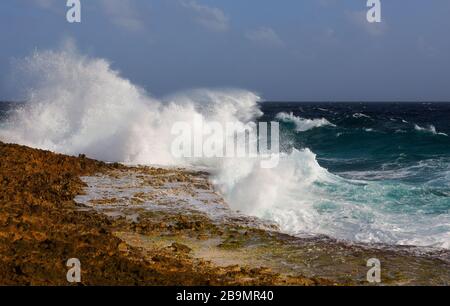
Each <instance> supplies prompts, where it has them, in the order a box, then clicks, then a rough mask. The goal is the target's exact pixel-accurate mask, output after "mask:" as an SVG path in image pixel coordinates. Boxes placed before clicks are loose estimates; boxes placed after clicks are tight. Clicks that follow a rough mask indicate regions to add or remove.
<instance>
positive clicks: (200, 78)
mask: <svg viewBox="0 0 450 306" xmlns="http://www.w3.org/2000/svg"><path fill="white" fill-rule="evenodd" d="M65 3H66V1H65V0H2V1H0V46H1V47H0V69H1V71H2V72H3V73H2V76H1V77H0V80H1V82H0V99H14V98H16V96H17V95H16V92H15V90H14V89H12V87H13V86H11V85H10V80H9V72H10V70H11V68H10V67H11V60H12V59H14V58H21V57H24V56H26V55H29V54H30V53H31V52H33V50H35V49H37V50H45V49H56V48H58V47H59V46H60V45H61V44H62V41H64V40H66V39H67V38H70V39H73V40H74V41H75V42H76V44H77V46H78V49H79V50H80V52H82V53H83V54H87V55H90V56H94V57H101V58H106V59H108V60H109V61H110V62H111V63H112V66H113V68H114V69H117V70H119V71H120V72H121V74H122V75H123V76H124V77H126V78H128V79H130V80H131V81H132V82H134V83H136V84H139V85H140V86H142V87H144V88H145V89H146V90H148V91H149V92H150V93H151V94H153V95H155V96H163V95H167V94H171V93H174V92H177V91H180V90H184V89H190V88H198V87H238V88H243V89H249V90H253V91H256V92H258V93H259V94H261V96H262V97H263V98H264V99H265V100H296V101H319V100H325V101H337V100H339V101H359V100H362V101H366V100H414V101H416V100H447V101H448V100H450V38H449V37H450V34H449V33H448V32H449V30H450V18H449V16H450V1H448V0H408V1H406V0H381V3H382V18H383V22H382V23H381V24H369V23H368V22H367V21H366V20H365V14H366V11H367V8H366V1H365V0H301V1H300V0H282V1H280V0H278V1H276V0H242V1H238V0H209V1H208V0H148V1H144V0H81V3H82V22H81V24H69V23H67V22H66V19H65V14H66V10H67V8H66V7H65Z"/></svg>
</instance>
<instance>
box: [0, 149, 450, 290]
mask: <svg viewBox="0 0 450 306" xmlns="http://www.w3.org/2000/svg"><path fill="white" fill-rule="evenodd" d="M0 183H1V192H0V285H68V284H69V283H68V282H67V280H66V273H67V269H68V268H67V267H66V261H67V260H68V259H69V258H78V259H80V262H81V268H82V282H81V283H80V284H81V285H367V284H368V283H367V282H366V273H367V270H368V268H367V267H366V261H367V260H368V259H369V258H378V259H380V261H381V262H382V265H383V270H382V277H383V284H387V285H403V284H435V285H448V284H449V283H450V276H449V271H450V265H449V262H448V252H447V251H442V252H432V254H417V253H415V252H414V250H412V249H411V248H406V247H405V248H397V249H396V250H390V249H387V248H383V247H374V246H360V245H348V244H345V243H343V242H338V241H334V240H331V239H328V238H326V237H320V238H303V239H300V238H295V237H291V236H288V235H284V234H281V233H278V232H277V231H276V230H275V229H274V228H271V227H270V225H267V226H266V227H265V226H256V225H255V224H254V223H253V220H252V219H251V218H245V217H241V216H238V215H233V214H231V213H230V214H229V213H228V212H227V211H226V204H225V203H224V202H223V200H221V197H220V195H218V194H216V193H215V192H214V188H213V187H212V186H211V184H209V181H208V177H207V174H205V173H201V172H195V171H187V170H183V169H160V168H150V167H125V166H123V165H120V164H106V163H103V162H98V161H95V160H91V159H88V158H86V157H85V156H79V157H69V156H64V155H60V154H54V153H51V152H47V151H41V150H36V149H31V148H27V147H24V146H19V145H12V144H3V143H1V142H0ZM149 203H151V205H150V204H149ZM186 205H191V206H186ZM192 205H194V206H195V205H197V206H198V207H200V208H202V207H205V210H204V211H202V209H194V208H192ZM221 206H223V211H224V212H223V213H222V210H221V209H222V208H221ZM213 208H214V209H216V210H217V209H218V210H219V214H217V213H216V212H214V213H215V215H214V216H216V217H211V214H210V213H209V210H210V209H213Z"/></svg>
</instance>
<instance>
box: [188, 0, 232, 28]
mask: <svg viewBox="0 0 450 306" xmlns="http://www.w3.org/2000/svg"><path fill="white" fill-rule="evenodd" d="M180 3H181V5H182V6H184V7H185V8H187V9H189V10H191V11H192V12H193V13H194V14H195V20H196V22H197V23H198V24H200V25H201V26H203V27H205V28H206V29H208V30H211V31H216V32H224V31H227V30H228V29H229V19H228V16H226V15H225V13H224V12H223V11H222V10H220V9H218V8H216V7H210V6H206V5H202V4H199V3H198V2H196V1H195V0H181V1H180Z"/></svg>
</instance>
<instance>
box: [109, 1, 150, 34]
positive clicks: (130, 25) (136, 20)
mask: <svg viewBox="0 0 450 306" xmlns="http://www.w3.org/2000/svg"><path fill="white" fill-rule="evenodd" d="M101 5H102V8H103V9H104V10H105V13H106V14H107V16H108V17H109V18H110V20H111V22H112V23H113V24H115V25H116V26H119V27H121V28H124V29H126V30H129V31H139V30H141V29H142V28H143V23H142V20H141V18H140V16H139V14H138V12H137V11H136V9H135V7H134V5H133V1H131V0H101Z"/></svg>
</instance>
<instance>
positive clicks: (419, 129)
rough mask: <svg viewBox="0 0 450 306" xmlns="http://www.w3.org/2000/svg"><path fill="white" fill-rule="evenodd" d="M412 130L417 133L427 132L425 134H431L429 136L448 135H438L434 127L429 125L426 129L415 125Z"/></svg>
mask: <svg viewBox="0 0 450 306" xmlns="http://www.w3.org/2000/svg"><path fill="white" fill-rule="evenodd" d="M414 129H415V130H416V131H419V132H427V133H431V134H433V135H442V136H448V135H447V134H445V133H440V132H438V131H436V127H435V126H434V125H432V124H430V125H429V126H427V127H421V126H420V125H418V124H415V125H414Z"/></svg>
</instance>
